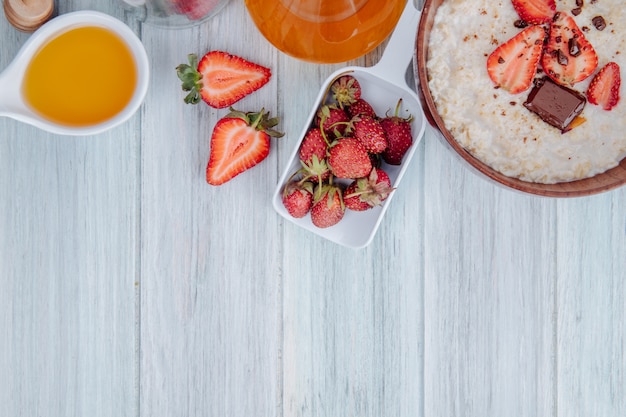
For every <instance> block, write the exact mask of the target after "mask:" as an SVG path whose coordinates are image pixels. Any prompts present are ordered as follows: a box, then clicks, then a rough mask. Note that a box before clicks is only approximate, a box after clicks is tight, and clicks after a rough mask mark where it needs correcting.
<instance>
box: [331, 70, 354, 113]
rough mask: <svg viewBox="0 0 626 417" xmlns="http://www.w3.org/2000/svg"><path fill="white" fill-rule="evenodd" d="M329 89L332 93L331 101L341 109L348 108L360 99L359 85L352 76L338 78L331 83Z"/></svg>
mask: <svg viewBox="0 0 626 417" xmlns="http://www.w3.org/2000/svg"><path fill="white" fill-rule="evenodd" d="M330 89H331V91H332V95H333V99H334V100H335V101H336V102H337V104H339V107H340V108H342V109H343V108H344V107H346V106H350V105H351V104H352V103H354V102H355V101H356V100H358V99H359V98H361V85H360V84H359V81H358V80H357V79H356V78H354V77H353V76H352V75H344V76H341V77H339V78H338V79H337V80H335V81H334V82H333V84H332V85H331V86H330Z"/></svg>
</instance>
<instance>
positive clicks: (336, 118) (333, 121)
mask: <svg viewBox="0 0 626 417" xmlns="http://www.w3.org/2000/svg"><path fill="white" fill-rule="evenodd" d="M348 122H350V118H349V117H348V115H347V114H346V112H345V111H344V110H343V109H340V108H339V107H337V106H335V105H334V104H326V105H323V106H322V107H320V109H319V110H318V112H317V114H316V118H315V125H316V126H319V127H320V128H322V129H323V130H324V133H325V134H326V135H328V136H331V137H333V138H335V137H337V136H341V135H343V134H344V132H345V131H346V128H347V127H348ZM335 132H336V133H335Z"/></svg>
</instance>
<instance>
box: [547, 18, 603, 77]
mask: <svg viewBox="0 0 626 417" xmlns="http://www.w3.org/2000/svg"><path fill="white" fill-rule="evenodd" d="M541 65H542V67H543V70H544V72H545V73H546V74H547V75H548V77H550V78H552V79H553V80H554V82H556V83H559V84H561V85H569V86H571V85H574V84H576V83H577V82H580V81H582V80H584V79H585V78H587V77H589V76H590V75H591V74H593V72H594V71H595V70H596V68H597V67H598V55H597V54H596V51H595V50H594V49H593V46H591V44H590V43H589V41H588V40H587V39H586V38H585V35H583V32H582V31H581V30H580V28H579V27H578V25H577V24H576V22H575V21H574V18H573V17H571V16H570V15H568V14H567V13H566V12H558V13H557V14H555V15H554V19H553V20H552V23H551V24H550V36H549V38H548V42H547V44H546V48H545V50H544V52H543V57H542V58H541Z"/></svg>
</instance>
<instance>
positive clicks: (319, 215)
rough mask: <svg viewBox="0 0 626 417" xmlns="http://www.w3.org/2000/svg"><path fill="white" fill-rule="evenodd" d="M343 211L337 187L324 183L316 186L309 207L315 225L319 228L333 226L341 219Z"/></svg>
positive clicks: (344, 209)
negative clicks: (311, 205) (313, 197)
mask: <svg viewBox="0 0 626 417" xmlns="http://www.w3.org/2000/svg"><path fill="white" fill-rule="evenodd" d="M345 212H346V207H345V206H344V204H343V198H342V196H341V189H340V188H339V187H337V186H336V185H332V184H324V185H322V186H320V187H318V188H316V190H315V199H314V201H313V207H311V221H312V222H313V224H314V225H315V226H317V227H320V228H326V227H330V226H334V225H336V224H337V223H339V222H340V221H341V219H343V216H344V214H345Z"/></svg>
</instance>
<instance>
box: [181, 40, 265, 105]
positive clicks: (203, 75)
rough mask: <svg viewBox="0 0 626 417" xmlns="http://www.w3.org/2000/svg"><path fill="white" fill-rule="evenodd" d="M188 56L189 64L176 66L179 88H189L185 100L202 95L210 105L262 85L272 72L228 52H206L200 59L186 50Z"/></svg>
mask: <svg viewBox="0 0 626 417" xmlns="http://www.w3.org/2000/svg"><path fill="white" fill-rule="evenodd" d="M188 59H189V64H180V65H179V66H177V67H176V73H177V75H178V78H179V79H180V80H181V81H182V89H183V91H188V92H189V93H188V94H187V96H186V97H185V103H187V104H197V103H198V102H200V99H202V100H203V101H204V102H206V103H207V104H208V105H209V106H211V107H214V108H216V109H223V108H225V107H229V106H231V105H233V104H234V103H236V102H238V101H239V100H241V99H242V98H244V97H245V96H247V95H249V94H251V93H253V92H255V91H256V90H258V89H259V88H261V87H263V86H264V85H265V84H267V83H268V82H269V80H270V78H271V76H272V72H271V70H270V69H269V68H266V67H264V66H261V65H259V64H255V63H254V62H250V61H247V60H245V59H243V58H241V57H238V56H237V55H232V54H229V53H228V52H223V51H211V52H208V53H207V54H206V55H204V56H203V57H202V59H201V60H200V62H197V59H198V57H197V56H196V55H195V54H189V56H188Z"/></svg>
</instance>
